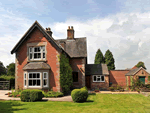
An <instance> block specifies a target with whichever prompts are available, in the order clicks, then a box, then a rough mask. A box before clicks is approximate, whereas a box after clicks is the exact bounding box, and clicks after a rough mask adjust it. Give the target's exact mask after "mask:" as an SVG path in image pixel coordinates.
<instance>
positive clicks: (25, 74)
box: [24, 72, 27, 87]
mask: <svg viewBox="0 0 150 113" xmlns="http://www.w3.org/2000/svg"><path fill="white" fill-rule="evenodd" d="M26 86H27V73H26V72H25V73H24V87H26Z"/></svg>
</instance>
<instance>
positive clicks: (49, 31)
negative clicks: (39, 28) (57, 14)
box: [46, 27, 53, 36]
mask: <svg viewBox="0 0 150 113" xmlns="http://www.w3.org/2000/svg"><path fill="white" fill-rule="evenodd" d="M46 32H47V33H48V34H49V35H50V36H52V33H53V32H52V31H51V28H50V27H48V28H46Z"/></svg>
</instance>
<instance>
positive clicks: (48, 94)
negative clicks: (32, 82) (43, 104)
mask: <svg viewBox="0 0 150 113" xmlns="http://www.w3.org/2000/svg"><path fill="white" fill-rule="evenodd" d="M44 96H45V97H46V98H47V97H63V96H64V95H63V93H62V92H54V91H49V92H47V93H44Z"/></svg>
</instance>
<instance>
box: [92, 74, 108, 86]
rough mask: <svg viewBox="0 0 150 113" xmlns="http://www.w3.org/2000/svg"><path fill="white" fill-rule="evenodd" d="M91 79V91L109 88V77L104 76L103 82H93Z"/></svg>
mask: <svg viewBox="0 0 150 113" xmlns="http://www.w3.org/2000/svg"><path fill="white" fill-rule="evenodd" d="M90 78H91V89H95V88H106V89H107V88H108V87H109V75H105V82H93V76H92V75H91V76H90Z"/></svg>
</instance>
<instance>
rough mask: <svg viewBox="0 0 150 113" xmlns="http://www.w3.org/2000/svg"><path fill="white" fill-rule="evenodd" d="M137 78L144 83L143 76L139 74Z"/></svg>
mask: <svg viewBox="0 0 150 113" xmlns="http://www.w3.org/2000/svg"><path fill="white" fill-rule="evenodd" d="M139 80H140V81H141V82H143V84H145V77H143V76H139Z"/></svg>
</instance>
